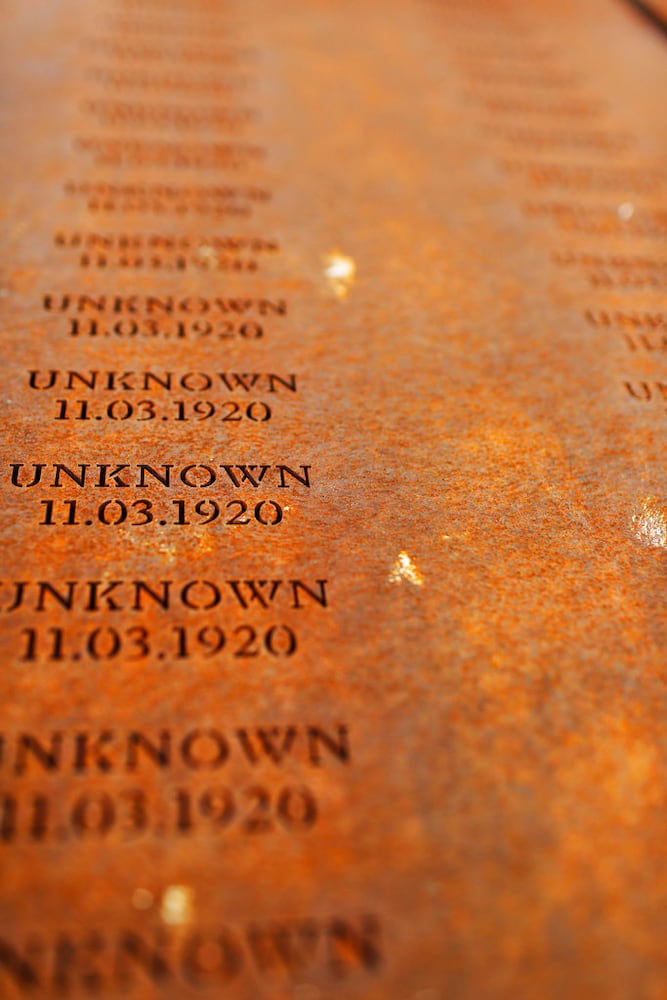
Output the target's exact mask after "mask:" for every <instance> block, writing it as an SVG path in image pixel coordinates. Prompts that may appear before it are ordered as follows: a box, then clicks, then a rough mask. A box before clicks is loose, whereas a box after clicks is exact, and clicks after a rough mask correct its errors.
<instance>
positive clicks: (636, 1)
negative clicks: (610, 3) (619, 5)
mask: <svg viewBox="0 0 667 1000" xmlns="http://www.w3.org/2000/svg"><path fill="white" fill-rule="evenodd" d="M625 2H626V3H627V4H628V6H630V7H633V8H634V9H635V10H636V11H637V12H638V13H639V14H641V15H642V16H643V17H645V18H646V20H647V21H650V23H651V24H652V25H653V27H654V28H657V29H658V31H660V32H661V33H662V34H663V35H664V36H665V37H666V38H667V20H665V19H664V18H663V17H662V16H661V15H660V14H658V12H657V11H656V10H654V9H653V8H652V7H651V6H650V5H649V4H647V3H644V0H625Z"/></svg>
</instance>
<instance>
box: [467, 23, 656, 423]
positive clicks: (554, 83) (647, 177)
mask: <svg viewBox="0 0 667 1000" xmlns="http://www.w3.org/2000/svg"><path fill="white" fill-rule="evenodd" d="M448 9H449V10H450V13H452V12H455V15H456V16H455V17H454V18H453V19H450V21H449V22H448V27H449V28H451V29H452V30H453V31H454V33H455V34H454V38H455V39H456V40H457V52H458V62H459V66H460V68H461V72H462V78H463V80H464V82H465V84H466V89H465V91H464V94H463V96H464V98H465V100H466V102H467V103H469V104H470V105H472V106H474V107H476V108H477V109H478V110H479V111H480V112H481V118H480V125H481V127H482V128H483V130H484V131H485V133H486V134H487V135H488V136H489V138H490V140H491V142H492V143H493V146H492V149H493V152H494V156H495V158H496V161H497V163H498V165H499V166H500V167H501V169H502V170H503V171H504V172H505V173H506V174H507V175H508V176H509V177H510V178H512V179H517V180H519V181H520V182H521V183H522V185H523V186H524V190H526V188H527V190H528V191H529V192H530V194H529V195H528V197H525V198H524V200H523V202H522V205H521V208H522V212H523V214H524V216H525V218H526V219H527V220H530V221H531V222H532V221H533V220H539V221H540V222H544V221H546V222H548V223H551V225H552V227H553V228H554V229H555V231H556V233H557V234H558V238H557V242H556V240H554V243H553V247H552V249H551V253H550V257H551V260H552V261H553V262H554V263H555V264H556V265H557V266H558V267H561V268H564V269H566V270H567V271H569V272H572V271H575V270H577V271H578V272H579V274H580V275H581V277H582V278H583V279H584V280H585V287H586V288H587V289H588V293H586V292H584V296H585V300H587V301H585V306H584V308H583V309H582V313H583V316H584V318H585V320H586V322H587V324H589V325H590V326H592V327H593V328H595V329H596V330H598V331H600V330H608V331H609V332H612V331H615V332H616V334H617V340H616V343H617V345H618V347H619V349H620V350H619V354H620V355H621V358H622V359H623V360H621V362H620V367H621V371H623V369H625V373H624V374H628V373H629V370H630V371H631V370H632V369H636V373H637V375H636V377H630V378H624V377H620V378H619V380H618V386H619V399H624V400H632V401H634V402H635V403H636V404H649V405H652V406H653V407H656V408H657V409H658V411H660V412H663V413H664V412H665V406H664V404H665V402H667V385H666V384H665V383H664V382H663V381H660V371H659V370H655V367H654V366H655V365H656V364H658V365H659V367H660V368H661V367H662V366H660V361H661V360H662V359H664V356H665V355H664V352H665V350H667V318H666V317H665V313H664V308H663V302H664V296H665V290H666V289H667V259H665V258H664V257H663V256H661V255H660V252H659V251H660V247H661V245H662V243H663V242H664V238H665V234H666V233H667V211H665V208H664V193H665V176H664V168H663V166H662V164H661V163H660V162H658V161H656V160H655V159H650V158H647V156H646V154H642V153H641V152H640V151H639V146H638V143H637V139H636V137H634V136H633V135H632V134H630V133H629V132H628V131H627V130H625V129H623V128H619V127H618V126H617V124H616V123H615V122H614V120H613V115H612V113H611V110H610V108H609V106H608V103H607V102H606V101H605V99H604V97H603V96H601V95H599V94H591V92H590V88H588V87H587V86H586V84H585V80H584V79H583V78H582V75H581V73H579V72H575V70H574V69H573V68H572V67H571V66H569V65H567V64H566V62H565V60H564V59H563V57H562V55H561V53H560V52H559V51H558V50H557V48H556V47H555V46H554V43H553V41H552V40H551V39H549V38H547V37H546V36H545V35H543V34H535V32H534V30H531V27H530V24H529V22H528V19H527V18H525V17H524V16H523V11H520V10H518V9H517V8H515V7H514V6H513V5H509V6H508V7H506V8H503V12H502V15H501V16H500V17H498V12H497V11H491V9H490V8H485V10H486V9H488V10H489V13H490V15H491V20H489V19H488V18H487V20H486V22H485V23H486V24H487V25H489V28H488V30H485V26H484V24H482V23H481V22H479V21H477V22H473V20H472V19H471V18H470V17H469V16H468V14H467V13H466V12H465V10H464V8H462V7H459V6H451V7H450V8H448ZM494 17H495V18H496V20H493V18H494ZM642 30H646V29H645V28H643V29H642ZM533 192H534V193H533ZM582 241H586V242H585V243H583V242H582ZM651 369H653V372H652V371H651ZM619 374H621V373H620V372H619ZM655 376H657V377H655Z"/></svg>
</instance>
